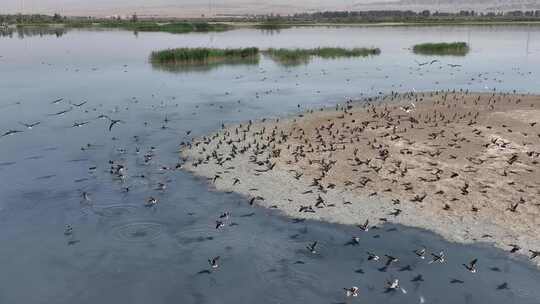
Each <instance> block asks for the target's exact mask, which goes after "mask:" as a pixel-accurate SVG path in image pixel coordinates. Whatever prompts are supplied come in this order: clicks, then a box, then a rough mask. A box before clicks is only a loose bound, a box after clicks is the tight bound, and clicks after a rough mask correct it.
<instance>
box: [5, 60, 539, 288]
mask: <svg viewBox="0 0 540 304" xmlns="http://www.w3.org/2000/svg"><path fill="white" fill-rule="evenodd" d="M436 64H440V67H439V68H440V69H442V68H443V66H448V67H450V68H452V69H454V68H461V65H458V64H451V63H448V64H442V63H441V62H440V61H439V60H433V61H428V62H417V66H418V67H417V68H416V69H414V68H411V73H413V71H415V72H416V73H418V75H420V76H421V75H423V73H426V72H425V71H423V70H421V69H422V68H423V67H428V66H435V65H436ZM261 73H263V74H264V71H261ZM289 73H292V72H291V71H289ZM321 74H322V75H327V72H326V71H325V70H322V71H321ZM304 76H310V75H308V74H305V75H304ZM295 77H296V78H299V77H300V75H299V74H297V75H296V76H295ZM385 77H386V78H388V77H389V75H385ZM487 80H488V78H487V76H486V74H479V75H475V77H473V78H471V81H479V82H482V81H487ZM261 81H263V82H264V81H270V79H269V78H266V77H265V78H263V79H261ZM276 82H277V81H276ZM347 82H350V79H348V80H347ZM296 85H297V86H300V84H299V83H298V82H297V83H296ZM399 86H400V87H401V85H399ZM278 91H279V89H268V90H265V91H262V92H257V93H256V95H255V98H256V99H259V98H262V96H263V95H269V94H272V93H276V92H278ZM317 92H318V93H320V91H317ZM436 94H441V95H440V96H443V93H442V92H437V93H436ZM444 96H451V94H445V95H444ZM385 98H387V99H385ZM401 98H405V99H406V100H408V101H409V102H408V103H407V104H404V105H401V106H399V107H398V108H397V109H399V111H401V112H402V114H403V115H404V116H403V117H400V118H398V120H397V121H399V122H398V123H397V124H396V121H393V124H392V123H391V122H392V120H391V119H390V118H391V117H392V115H391V110H388V109H381V108H380V107H377V106H376V105H377V104H378V103H382V102H383V101H388V102H393V101H397V100H398V99H401ZM445 98H446V97H445ZM421 99H422V97H421V95H420V94H416V93H411V94H405V95H399V96H398V94H391V95H389V96H386V97H382V96H381V97H375V98H369V99H368V100H367V101H368V102H367V103H366V105H365V106H364V110H365V111H366V112H367V113H369V115H370V116H372V117H371V118H372V120H371V121H363V122H362V123H361V124H360V126H354V127H353V126H352V125H351V126H346V125H341V126H340V125H339V124H338V123H337V122H336V123H325V124H324V125H321V126H319V128H318V129H316V131H314V132H315V133H313V134H310V135H306V130H304V129H302V128H293V129H289V130H285V129H279V128H278V124H277V123H279V120H278V121H277V122H276V125H275V126H274V127H263V128H262V129H256V125H255V124H253V123H252V122H251V121H250V122H248V123H247V124H244V125H240V126H238V127H237V128H235V129H225V126H224V125H223V126H222V127H223V131H222V132H221V133H216V134H215V135H214V136H209V137H204V138H203V139H202V140H201V141H195V140H194V141H192V142H189V141H186V142H182V144H181V146H183V147H187V148H197V149H198V152H199V153H200V154H201V157H200V158H198V159H197V160H196V161H195V163H193V165H194V166H198V165H202V164H208V163H210V162H214V163H215V164H217V165H219V167H221V168H223V169H226V170H234V168H230V167H229V168H228V167H227V162H228V161H230V160H231V159H234V158H236V157H238V156H239V155H243V154H250V156H249V158H250V162H251V163H254V164H256V165H257V166H258V167H259V168H258V169H257V171H256V174H264V173H265V172H270V171H272V170H275V169H277V168H276V165H277V164H278V161H277V159H279V158H280V157H283V156H284V155H287V158H288V160H287V161H289V165H290V164H294V165H295V166H296V169H294V170H292V171H291V172H292V173H293V175H294V178H295V179H301V178H307V177H308V176H309V177H312V175H313V174H314V173H313V172H310V171H309V170H306V171H305V172H302V170H300V169H299V168H300V167H302V164H304V165H305V164H307V163H308V162H309V165H314V164H315V165H316V166H318V167H319V169H318V170H316V171H317V176H315V177H313V182H312V185H311V188H310V189H306V193H305V194H313V195H315V196H316V199H315V202H314V204H313V205H306V206H300V207H299V209H298V211H299V212H300V213H315V212H318V211H319V210H320V209H324V208H329V207H333V206H335V204H332V203H331V202H329V201H328V200H326V199H325V198H324V194H325V193H326V191H328V190H330V189H334V188H335V187H337V182H336V181H339V179H336V181H332V180H333V176H332V173H331V171H332V168H333V167H334V166H335V165H336V162H337V160H335V159H332V154H337V152H339V151H340V150H343V151H347V153H348V154H350V158H349V159H347V161H350V163H351V166H358V167H360V166H363V167H365V168H364V170H366V171H369V172H364V175H363V176H362V177H361V178H360V179H359V180H356V181H352V180H347V181H342V182H343V184H344V185H346V186H353V185H354V187H357V189H358V188H361V189H367V188H370V185H373V186H375V185H376V184H379V183H378V182H379V181H380V180H376V179H375V176H378V175H379V172H380V176H381V177H382V179H387V180H386V182H389V183H390V186H385V187H388V188H392V187H394V185H395V184H398V183H399V181H394V180H392V179H391V178H389V179H388V176H387V175H388V174H389V175H397V176H401V177H404V176H407V172H410V171H413V170H414V169H413V168H411V167H408V166H407V164H403V166H401V165H397V163H394V165H392V168H390V167H386V165H385V164H382V163H384V162H386V160H387V159H388V160H389V159H391V158H392V153H396V151H392V153H390V149H389V148H388V147H387V146H386V144H385V143H384V140H386V139H390V140H404V139H403V137H404V135H403V133H406V127H404V126H405V125H408V126H409V128H419V126H418V124H421V123H424V124H425V125H428V124H429V125H440V126H441V127H442V126H443V125H444V124H445V123H444V121H445V120H448V119H453V120H462V121H464V120H470V126H471V127H473V128H474V125H475V124H476V122H475V119H477V118H478V114H475V113H465V114H463V115H464V117H457V116H454V117H453V118H452V117H443V116H442V114H441V113H440V112H436V111H435V112H434V113H428V114H427V115H426V114H424V115H425V116H421V117H414V116H413V114H415V113H417V105H418V104H420V103H421V102H422V100H421ZM490 100H491V98H490ZM51 104H52V105H62V104H68V103H67V101H66V100H65V99H64V98H58V99H56V100H53V101H52V102H51ZM494 104H495V102H494ZM85 105H87V102H86V101H83V102H80V103H71V102H70V103H69V104H68V106H67V107H66V108H64V109H60V110H58V111H55V112H53V113H50V114H49V115H48V116H49V117H61V116H64V115H66V114H67V113H69V112H71V111H73V110H74V109H76V108H82V107H83V106H85ZM352 108H353V105H352V103H347V105H345V106H344V107H342V108H336V110H339V111H342V112H343V114H342V115H343V116H344V117H345V116H346V115H349V114H350V113H351V111H352ZM393 110H395V109H393ZM312 113H313V111H312ZM96 120H104V121H106V123H105V124H104V129H105V130H108V131H109V132H112V131H113V129H114V128H115V127H116V128H117V127H119V126H120V125H121V124H125V123H126V122H125V121H123V120H121V119H115V118H113V117H112V115H105V114H101V115H99V116H98V117H96ZM92 122H93V120H84V121H74V122H73V123H72V125H71V127H72V128H79V127H83V126H86V125H88V124H90V123H92ZM380 122H383V123H382V124H380ZM41 123H42V122H41V121H35V122H19V124H20V126H21V128H13V129H9V130H7V131H4V132H3V133H2V134H0V138H2V137H8V136H13V135H16V134H20V133H23V132H25V131H24V129H26V130H32V129H34V128H39V127H40V125H41ZM167 123H168V118H167V117H165V119H164V120H163V125H162V129H166V128H167ZM533 123H534V124H536V122H531V124H533ZM145 124H146V123H145ZM534 126H535V125H531V128H532V127H534ZM22 127H24V129H22ZM370 128H378V129H379V130H382V131H384V133H385V134H383V135H384V137H382V138H371V139H370V140H369V141H368V142H367V145H368V146H370V148H371V150H372V152H374V153H375V154H374V156H373V157H367V156H365V155H363V154H362V153H359V151H358V150H355V151H351V148H350V146H349V144H352V145H355V144H357V142H358V141H356V142H355V140H356V138H355V136H356V135H353V133H352V132H351V134H348V135H346V136H344V134H346V133H347V131H346V129H350V130H354V131H355V132H363V131H364V130H367V129H370ZM400 128H401V129H400ZM474 132H477V131H474ZM190 133H191V131H187V132H186V136H189V135H190ZM386 133H388V134H386ZM443 133H444V132H441V133H440V134H433V133H431V134H429V136H430V137H432V138H433V140H436V139H437V138H438V137H441V136H445V135H446V134H443ZM454 137H455V138H456V140H455V142H460V141H462V139H463V137H461V135H460V134H458V135H454ZM349 140H350V141H349ZM134 141H135V142H137V138H136V137H134ZM405 141H407V140H405ZM408 141H409V145H412V144H413V140H412V139H409V140H408ZM362 144H364V142H363V143H362ZM492 145H493V146H497V147H499V148H500V147H504V148H506V147H508V146H509V145H510V144H509V143H508V142H505V141H503V140H501V141H499V140H496V141H495V142H492ZM90 147H91V145H90V144H88V146H86V147H82V148H81V149H82V150H84V149H88V148H90ZM224 151H225V152H224ZM120 152H121V151H120ZM136 152H137V154H139V153H140V152H141V151H140V148H136ZM361 152H362V151H361ZM324 153H330V155H329V158H328V159H316V160H314V158H313V157H312V156H313V155H317V154H319V155H323V154H324ZM399 153H400V154H404V155H407V154H409V153H412V152H411V151H409V150H407V148H405V149H404V150H402V151H399ZM434 153H435V154H436V155H437V156H438V155H440V154H441V151H440V150H438V149H435V152H434ZM437 153H438V154H437ZM426 154H427V155H429V153H427V152H426V153H424V154H423V155H424V156H425V155H426ZM154 156H155V149H154V148H151V149H150V150H149V151H147V152H146V153H143V159H144V161H145V162H146V163H148V162H150V161H152V159H153V158H154ZM362 157H363V159H362ZM531 157H538V152H536V151H533V153H532V156H531ZM310 158H311V159H310ZM518 159H519V160H520V161H521V159H522V156H521V155H520V156H519V157H518ZM186 160H187V159H185V158H184V159H182V160H181V162H179V163H177V164H176V165H174V166H161V170H176V169H180V168H182V167H183V162H184V161H186ZM476 161H477V160H476V159H473V160H471V161H470V162H471V163H472V164H475V162H476ZM516 161H517V159H515V160H513V161H512V160H511V158H509V159H508V160H507V162H508V164H509V165H510V166H511V165H512V164H514V162H516ZM480 165H482V163H480V164H477V166H480ZM280 166H282V164H279V165H277V167H278V168H279V167H280ZM109 167H110V168H109V173H110V174H111V176H112V177H113V178H114V179H115V180H118V181H120V182H121V184H122V185H123V184H124V182H123V181H124V180H126V179H127V176H128V175H127V171H128V170H127V167H126V165H125V164H123V163H122V162H119V161H113V160H111V161H109ZM432 167H434V168H433V170H432V171H430V172H429V175H430V177H428V178H426V180H425V181H424V182H426V183H430V182H432V181H431V178H433V179H435V180H438V179H440V178H441V176H442V175H443V169H440V168H437V166H432ZM90 169H92V170H95V167H93V168H90ZM468 169H470V170H473V171H471V172H472V173H475V172H477V171H474V170H475V168H468ZM476 170H478V168H476ZM515 170H516V169H512V168H507V169H505V170H504V172H501V175H502V176H509V175H513V174H514V175H515ZM384 171H388V173H385V174H384V175H383V172H384ZM392 171H393V173H392ZM355 172H356V173H359V172H361V171H360V170H357V171H355ZM356 173H355V174H356ZM444 173H447V172H444ZM450 174H451V176H452V175H454V174H458V175H456V176H454V177H457V176H459V173H455V172H453V173H450ZM140 177H142V178H145V176H144V175H141V176H140ZM224 178H225V175H224V174H222V173H216V174H215V175H214V176H213V177H212V180H213V182H217V180H219V179H224ZM231 183H232V185H233V186H236V185H239V184H241V183H242V179H241V178H240V177H234V178H232V180H231ZM382 184H384V183H381V185H382ZM412 184H413V183H412V182H410V183H409V184H407V182H404V183H402V184H401V186H403V187H404V188H405V189H409V190H406V191H413V185H412ZM340 186H341V185H340ZM471 187H472V185H470V184H467V183H465V184H463V185H462V186H461V188H460V190H459V191H460V192H461V193H468V192H472V191H473V189H471ZM166 188H167V185H166V183H165V182H159V183H157V184H156V185H155V190H157V191H165V190H166ZM123 190H124V191H126V192H129V191H130V187H129V186H126V187H124V188H123ZM475 190H478V189H475ZM371 191H372V192H370V193H369V194H370V196H378V195H383V193H388V192H391V191H387V189H386V188H385V189H375V188H372V189H371ZM431 195H438V194H437V193H430V194H429V197H431ZM80 196H81V203H83V204H88V205H91V204H92V199H91V197H90V193H89V192H87V191H82V192H81V194H80ZM525 196H526V195H525V194H523V197H525ZM427 197H428V193H427V192H417V193H414V196H413V197H412V198H411V199H410V201H412V202H415V201H416V202H418V203H422V202H423V201H424V200H425V199H426V198H427ZM523 197H522V198H521V199H520V200H518V201H517V202H515V203H512V204H510V205H509V206H508V208H507V210H505V211H508V212H511V213H519V212H520V211H521V209H522V208H523V206H524V205H526V204H527V203H529V202H530V201H532V200H533V199H532V198H527V199H525V198H523ZM260 200H265V198H264V197H261V196H253V197H252V198H251V199H250V200H249V204H250V205H253V204H254V203H255V202H256V201H260ZM393 202H394V205H395V206H396V208H394V209H392V210H391V213H390V215H392V216H394V217H398V216H399V215H400V214H401V213H402V212H403V210H402V209H400V208H398V207H399V205H400V204H402V203H405V202H404V201H403V202H402V201H401V200H399V199H397V198H394V200H393ZM158 203H159V200H158V198H156V197H155V196H149V197H148V198H147V199H146V201H145V202H143V206H144V207H147V208H156V207H157V206H158ZM343 204H344V205H347V204H351V202H344V203H343ZM454 208H456V207H455V206H453V205H450V204H445V205H444V207H443V208H442V209H443V210H447V211H448V210H453V209H454ZM475 209H476V211H475ZM471 212H475V213H477V212H478V206H472V208H471ZM230 216H231V215H230V213H229V212H225V213H223V214H221V215H220V216H219V217H218V219H216V221H215V229H217V230H219V229H222V228H224V227H225V225H226V224H227V220H228V219H229V218H230ZM380 220H381V221H383V222H385V221H386V219H385V218H384V219H383V218H381V219H380ZM357 227H358V228H359V229H360V230H361V231H364V232H367V231H369V230H370V229H377V226H376V225H370V222H369V220H366V221H365V222H364V223H363V224H360V225H358V226H357ZM64 235H65V236H66V237H67V240H68V245H75V244H77V243H78V242H80V240H78V239H77V238H75V233H74V228H73V226H72V225H66V226H65V229H64ZM346 244H347V245H351V246H358V245H359V244H360V237H358V236H353V237H352V238H351V240H350V241H349V242H347V243H346ZM306 250H307V252H309V253H310V254H313V255H317V254H318V253H319V250H320V249H319V243H318V242H317V241H314V242H312V243H309V244H307V245H306ZM521 250H522V248H521V246H520V245H517V244H511V250H510V252H512V253H515V252H519V251H521ZM529 252H530V259H535V258H537V257H539V256H540V251H538V250H533V249H532V248H531V249H529ZM411 253H412V254H414V255H415V256H416V257H417V258H418V259H420V260H426V259H428V262H427V264H443V263H446V261H447V258H446V253H445V252H444V251H437V252H430V253H428V250H427V249H426V248H418V249H415V250H413V251H411ZM366 255H367V260H368V261H370V262H373V263H378V262H383V261H384V263H382V264H383V267H382V269H384V270H386V269H388V268H389V267H395V266H394V265H398V264H399V261H400V258H399V257H396V256H392V255H390V254H385V255H381V256H380V255H378V254H376V253H375V252H372V251H367V252H366ZM207 262H208V265H209V267H210V269H208V270H206V269H205V270H202V271H201V272H200V273H212V272H213V271H218V270H219V268H220V263H221V257H220V256H214V257H210V258H208V260H207ZM405 267H407V266H405ZM409 267H410V266H409ZM462 267H463V269H464V270H466V271H468V272H470V273H476V272H477V271H478V259H476V258H475V259H473V260H471V261H467V262H466V263H464V264H462ZM423 280H424V278H423V277H422V275H418V276H416V277H415V278H414V279H413V281H414V282H422V281H423ZM451 283H463V281H460V280H457V279H454V280H452V281H451ZM497 289H498V290H503V289H509V285H508V283H507V282H504V283H502V284H500V285H499V286H497ZM343 290H344V293H345V296H347V297H357V296H358V295H359V294H360V288H358V287H357V286H351V287H346V288H343ZM384 290H385V292H401V293H404V294H405V293H407V290H406V289H405V288H403V287H402V286H401V285H400V280H399V278H391V279H388V280H387V281H386V282H384Z"/></svg>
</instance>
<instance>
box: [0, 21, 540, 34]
mask: <svg viewBox="0 0 540 304" xmlns="http://www.w3.org/2000/svg"><path fill="white" fill-rule="evenodd" d="M158 23H159V22H158ZM178 23H191V22H178ZM159 24H164V25H166V24H174V22H164V23H159ZM204 24H209V25H225V26H228V28H219V29H217V30H215V31H218V32H222V31H227V30H235V29H246V28H253V29H259V30H276V31H279V30H286V29H288V28H293V27H334V28H339V27H424V26H425V27H437V26H524V25H530V26H535V27H536V26H540V21H467V22H464V21H456V22H448V21H445V22H352V23H347V22H343V23H342V22H336V23H332V22H314V23H311V22H284V23H279V24H277V25H276V27H275V28H272V27H268V28H265V24H264V23H262V22H235V21H223V22H204ZM17 27H21V28H26V27H45V28H66V29H77V28H80V29H120V30H126V31H144V32H171V31H168V30H167V29H160V28H158V27H156V28H155V29H144V30H140V29H137V28H135V27H133V28H130V27H128V26H126V27H121V26H107V22H87V23H42V24H40V23H27V24H25V23H22V24H16V25H15V24H10V25H7V26H5V27H4V28H5V29H16V28H17ZM0 30H1V29H0ZM212 31H214V30H212V29H210V30H202V31H198V32H212ZM190 32H197V31H182V32H171V33H173V34H183V33H190Z"/></svg>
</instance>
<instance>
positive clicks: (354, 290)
mask: <svg viewBox="0 0 540 304" xmlns="http://www.w3.org/2000/svg"><path fill="white" fill-rule="evenodd" d="M343 289H344V290H345V295H346V296H347V297H357V296H358V287H356V286H353V287H351V288H343Z"/></svg>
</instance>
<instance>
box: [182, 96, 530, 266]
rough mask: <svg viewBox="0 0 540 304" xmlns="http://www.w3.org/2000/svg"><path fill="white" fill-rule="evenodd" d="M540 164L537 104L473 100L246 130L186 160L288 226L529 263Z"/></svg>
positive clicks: (192, 148)
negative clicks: (390, 231) (419, 238)
mask: <svg viewBox="0 0 540 304" xmlns="http://www.w3.org/2000/svg"><path fill="white" fill-rule="evenodd" d="M537 122H538V123H537ZM539 153H540V96H531V95H515V94H502V93H496V94H472V93H466V92H455V93H454V92H432V93H410V94H402V95H389V96H385V97H380V98H375V99H372V100H365V101H362V102H348V103H346V104H344V105H340V106H337V107H336V108H332V109H320V110H316V111H310V112H308V113H304V114H303V115H298V116H296V117H292V118H288V119H282V120H279V119H273V120H271V121H270V120H264V121H261V122H257V123H251V122H248V123H244V124H241V125H236V126H230V127H226V128H224V129H223V130H220V131H219V132H217V133H215V134H212V135H210V136H207V137H203V138H198V139H195V140H193V142H192V143H189V144H187V145H185V147H184V148H183V150H182V154H183V156H184V157H185V158H186V165H185V168H186V169H187V170H189V171H192V172H194V173H195V174H197V175H200V176H205V177H208V178H209V179H210V180H211V182H213V183H214V184H215V187H216V188H217V189H219V190H225V191H235V192H238V193H242V194H245V195H248V196H250V197H251V198H252V200H251V202H252V203H253V202H255V203H257V204H260V205H262V206H266V207H271V208H278V209H280V210H282V211H283V212H285V214H287V215H290V216H292V217H301V218H311V219H319V220H323V221H329V222H338V223H344V224H353V225H356V224H363V223H364V222H365V221H366V220H369V221H370V225H375V224H378V223H380V222H384V221H388V222H393V223H400V224H404V225H408V226H415V227H421V228H426V229H429V230H432V231H435V232H437V233H439V234H441V235H442V236H444V237H445V238H447V239H449V240H451V241H456V242H475V241H483V242H491V243H493V244H495V245H496V246H498V247H500V248H503V249H505V250H510V249H512V247H511V246H510V244H515V245H517V246H519V247H520V248H521V249H520V250H519V251H517V253H521V254H527V255H529V256H531V254H532V252H531V251H530V250H540V236H539V233H540V200H539V199H538V197H539V195H540V165H539V161H540V157H539V155H540V154H539ZM534 262H537V263H538V262H540V257H538V258H536V259H534Z"/></svg>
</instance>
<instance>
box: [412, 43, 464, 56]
mask: <svg viewBox="0 0 540 304" xmlns="http://www.w3.org/2000/svg"><path fill="white" fill-rule="evenodd" d="M469 50H470V48H469V45H468V44H467V43H466V42H450V43H446V42H442V43H422V44H417V45H415V46H414V47H413V52H414V53H415V54H421V55H452V56H465V55H467V53H469Z"/></svg>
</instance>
